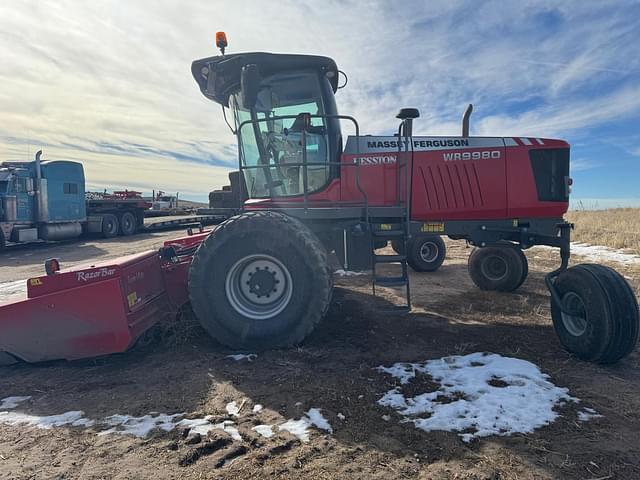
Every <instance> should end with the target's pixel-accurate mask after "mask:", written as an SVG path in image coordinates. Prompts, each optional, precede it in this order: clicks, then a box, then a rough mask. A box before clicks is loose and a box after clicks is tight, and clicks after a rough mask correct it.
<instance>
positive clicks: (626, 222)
mask: <svg viewBox="0 0 640 480" xmlns="http://www.w3.org/2000/svg"><path fill="white" fill-rule="evenodd" d="M567 220H568V221H570V222H573V223H575V224H576V228H575V230H574V231H573V238H572V240H574V241H575V242H582V243H589V244H591V245H604V246H607V247H612V248H625V249H626V248H628V249H630V250H631V251H632V253H636V254H640V208H612V209H607V210H582V211H581V210H572V211H570V212H569V213H568V214H567Z"/></svg>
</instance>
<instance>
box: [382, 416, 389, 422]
mask: <svg viewBox="0 0 640 480" xmlns="http://www.w3.org/2000/svg"><path fill="white" fill-rule="evenodd" d="M382 419H383V420H384V421H385V422H389V421H390V420H391V415H382Z"/></svg>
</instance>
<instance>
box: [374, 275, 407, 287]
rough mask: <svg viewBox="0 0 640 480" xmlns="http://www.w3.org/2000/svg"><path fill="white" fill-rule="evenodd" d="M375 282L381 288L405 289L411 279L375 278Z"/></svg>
mask: <svg viewBox="0 0 640 480" xmlns="http://www.w3.org/2000/svg"><path fill="white" fill-rule="evenodd" d="M373 281H374V282H375V283H376V285H380V286H381V287H404V286H405V285H406V284H407V283H408V282H409V279H408V278H407V277H375V278H374V279H373Z"/></svg>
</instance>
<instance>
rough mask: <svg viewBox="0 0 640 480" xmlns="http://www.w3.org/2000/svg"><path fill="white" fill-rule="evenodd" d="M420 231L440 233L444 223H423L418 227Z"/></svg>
mask: <svg viewBox="0 0 640 480" xmlns="http://www.w3.org/2000/svg"><path fill="white" fill-rule="evenodd" d="M420 231H421V232H429V233H442V232H444V223H423V224H422V226H421V227H420Z"/></svg>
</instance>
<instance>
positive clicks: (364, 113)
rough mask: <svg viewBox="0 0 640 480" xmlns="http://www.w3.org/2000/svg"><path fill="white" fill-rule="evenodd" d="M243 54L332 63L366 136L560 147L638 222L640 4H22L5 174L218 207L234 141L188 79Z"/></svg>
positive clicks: (8, 74) (2, 130) (7, 43)
mask: <svg viewBox="0 0 640 480" xmlns="http://www.w3.org/2000/svg"><path fill="white" fill-rule="evenodd" d="M216 30H225V31H226V32H227V34H228V37H229V42H230V45H229V52H238V51H251V50H261V51H274V52H292V53H315V54H323V55H328V56H331V57H333V58H334V59H335V60H336V61H337V63H338V65H339V67H340V68H341V69H342V70H344V71H346V72H347V74H348V75H349V85H348V87H347V88H345V89H344V90H341V91H340V92H339V94H338V97H337V101H338V108H339V110H340V112H341V113H343V114H350V115H354V116H356V117H357V118H358V119H359V121H360V124H361V127H362V130H363V132H365V133H372V134H386V133H390V132H392V131H393V130H395V128H396V120H395V118H394V116H395V114H396V112H397V110H398V109H399V108H400V107H402V106H415V107H418V108H419V109H420V111H421V113H422V116H421V118H420V119H419V120H418V122H417V124H416V126H415V130H416V131H415V133H416V134H421V135H428V134H433V135H449V134H458V132H459V130H460V127H459V119H460V117H461V114H462V111H463V110H464V108H465V106H466V104H467V103H473V104H474V107H475V110H474V114H473V116H472V122H471V133H472V134H476V135H492V136H494V135H495V136H502V135H504V136H525V135H527V136H538V137H552V138H553V137H555V138H564V139H566V140H568V141H569V142H570V143H571V144H572V162H573V168H572V175H573V177H574V179H575V186H574V200H576V201H577V200H582V201H583V203H584V204H586V205H587V206H599V207H604V206H624V205H637V206H640V189H639V187H638V185H639V184H640V128H639V127H640V54H638V46H637V39H638V38H640V2H638V1H616V2H612V1H606V0H604V1H585V0H582V1H573V0H565V1H535V2H533V1H532V2H529V1H518V2H504V1H499V2H491V1H488V2H477V1H451V0H447V1H429V2H418V1H414V2H394V3H391V2H374V1H364V0H363V1H335V0H326V1H322V2H318V1H302V0H296V1H294V0H281V1H278V2H259V1H254V2H249V1H243V0H234V1H233V2H220V1H211V0H206V1H190V2H178V1H175V2H171V1H158V0H155V1H151V0H137V1H136V0H134V1H131V2H120V1H116V0H113V1H107V0H102V1H96V2H77V1H64V0H58V1H12V2H3V3H2V4H1V5H0V58H2V62H0V85H2V88H1V89H0V112H1V114H2V117H1V118H2V121H1V122H0V158H1V159H2V160H27V159H29V158H31V156H32V155H33V153H34V152H35V150H37V149H38V148H44V151H45V156H46V157H49V158H66V159H73V160H80V161H83V163H84V165H85V170H86V172H87V178H88V181H89V184H90V186H91V187H92V188H105V187H109V188H116V189H118V188H123V187H129V188H137V189H140V190H143V191H150V190H151V189H153V188H155V189H162V190H177V191H180V192H181V196H183V197H186V198H193V199H200V200H204V199H206V196H207V192H209V191H210V190H212V189H214V188H218V187H219V186H220V185H222V184H223V183H225V180H226V173H227V171H228V169H229V168H230V167H231V166H233V165H234V164H235V162H236V160H235V156H236V148H235V139H234V137H233V136H232V135H231V133H230V132H229V130H228V128H227V127H226V125H225V124H224V121H223V119H222V116H221V113H220V109H219V107H218V106H217V105H215V104H213V103H211V102H209V101H207V100H205V99H204V97H202V96H201V95H200V93H199V91H198V89H197V87H196V85H195V83H194V82H193V80H192V78H191V75H190V70H189V68H190V63H191V61H192V60H193V59H195V58H201V57H204V56H209V55H214V54H215V53H216V52H215V48H214V46H213V39H214V34H215V31H216Z"/></svg>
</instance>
